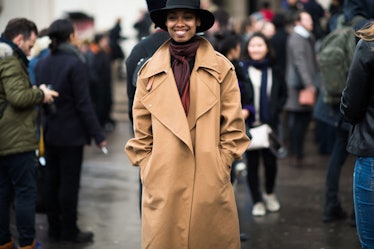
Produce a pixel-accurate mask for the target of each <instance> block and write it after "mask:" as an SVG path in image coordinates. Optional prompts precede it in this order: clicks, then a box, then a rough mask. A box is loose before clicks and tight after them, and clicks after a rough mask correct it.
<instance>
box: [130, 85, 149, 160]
mask: <svg viewBox="0 0 374 249" xmlns="http://www.w3.org/2000/svg"><path fill="white" fill-rule="evenodd" d="M146 93H147V90H146V83H144V82H143V81H142V80H141V79H138V82H137V89H136V92H135V97H134V102H133V117H134V123H133V125H134V134H135V137H134V138H132V139H130V140H129V141H128V142H127V144H126V146H125V152H126V154H127V156H128V158H129V160H130V162H131V163H132V164H133V165H134V166H139V165H140V164H141V163H142V161H144V159H145V158H146V157H147V156H148V155H150V153H151V151H152V145H153V135H152V120H151V113H150V112H149V111H148V110H147V108H145V106H144V105H143V104H142V102H141V99H142V97H143V96H144V95H145V94H146Z"/></svg>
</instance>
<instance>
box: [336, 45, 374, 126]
mask: <svg viewBox="0 0 374 249" xmlns="http://www.w3.org/2000/svg"><path fill="white" fill-rule="evenodd" d="M373 69H374V56H373V52H372V51H371V47H370V46H369V44H368V43H367V42H364V41H363V40H360V41H359V43H358V44H357V47H356V51H355V53H354V56H353V60H352V64H351V67H350V69H349V73H348V78H347V86H346V88H345V89H344V91H343V94H342V98H341V103H340V110H341V112H342V114H343V115H344V119H345V120H346V121H348V122H350V123H351V124H355V123H358V122H359V121H360V120H361V119H362V118H364V116H365V113H366V110H367V107H368V105H369V100H370V95H371V90H370V89H371V88H372V82H373V77H374V75H373Z"/></svg>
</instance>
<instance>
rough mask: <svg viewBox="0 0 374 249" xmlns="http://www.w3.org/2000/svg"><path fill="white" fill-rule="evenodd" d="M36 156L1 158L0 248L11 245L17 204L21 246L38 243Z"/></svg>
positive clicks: (23, 154) (16, 155)
mask: <svg viewBox="0 0 374 249" xmlns="http://www.w3.org/2000/svg"><path fill="white" fill-rule="evenodd" d="M35 165H36V158H35V152H25V153H20V154H14V155H9V156H2V157H0V245H2V244H5V243H7V242H9V241H11V234H10V231H9V223H10V207H11V204H12V201H13V200H14V208H15V213H16V226H17V231H18V234H19V244H20V246H27V245H31V244H32V242H33V240H34V239H35V200H36V179H35Z"/></svg>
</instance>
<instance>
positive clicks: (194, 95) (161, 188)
mask: <svg viewBox="0 0 374 249" xmlns="http://www.w3.org/2000/svg"><path fill="white" fill-rule="evenodd" d="M198 39H200V47H199V48H198V50H197V54H196V60H195V65H194V68H193V70H192V72H191V78H190V109H189V113H188V115H187V116H186V115H185V112H184V109H183V107H182V103H181V99H180V97H179V94H178V91H177V86H176V83H175V80H174V75H173V71H172V68H171V65H170V64H171V63H170V61H171V58H170V53H169V43H170V41H167V42H166V43H165V44H164V45H162V46H161V47H160V48H159V49H158V51H156V53H155V54H154V56H153V57H152V58H151V59H150V60H149V61H148V62H147V63H146V64H145V65H144V67H143V68H142V69H141V71H140V74H139V77H138V82H137V90H136V93H135V99H134V106H133V114H134V132H135V138H133V139H130V140H129V141H128V142H127V144H126V147H125V151H126V153H127V155H128V157H129V159H130V161H131V162H132V164H133V165H139V166H140V172H141V180H142V183H143V199H142V208H143V209H142V248H143V249H145V248H147V249H239V248H240V239H239V224H238V215H237V208H236V203H235V197H234V192H233V188H232V185H231V183H230V171H231V164H232V162H233V161H234V160H235V159H239V158H241V155H242V154H243V152H244V151H245V149H246V148H247V146H248V144H249V139H248V137H247V136H246V134H245V128H244V120H243V118H242V115H241V104H240V92H239V87H238V81H237V79H236V76H235V72H234V68H233V66H232V65H231V63H229V61H228V60H227V59H226V58H224V57H223V56H222V55H220V54H219V53H217V52H215V51H214V50H213V48H212V46H211V45H210V43H209V42H208V41H206V40H205V39H204V38H201V37H199V38H198Z"/></svg>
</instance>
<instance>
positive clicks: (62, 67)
mask: <svg viewBox="0 0 374 249" xmlns="http://www.w3.org/2000/svg"><path fill="white" fill-rule="evenodd" d="M35 77H36V80H37V82H38V83H39V84H41V83H44V84H47V85H51V86H52V87H53V89H55V90H56V91H57V92H59V97H57V98H55V105H56V109H57V112H56V114H50V115H44V120H43V121H44V124H45V127H44V134H45V135H44V138H45V142H46V144H47V145H53V146H82V145H84V144H89V143H90V141H91V138H94V139H95V142H96V144H99V143H101V142H102V141H104V140H105V136H104V133H103V131H102V130H101V127H100V125H99V122H98V120H97V116H96V114H95V112H94V109H93V106H92V103H91V97H90V93H89V76H88V69H87V65H86V63H85V62H83V61H82V60H81V58H80V57H78V56H77V55H76V54H74V53H69V52H68V51H62V50H59V51H56V52H55V53H53V54H49V55H47V56H46V57H44V58H42V59H41V60H40V61H39V62H38V64H37V65H36V68H35Z"/></svg>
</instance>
